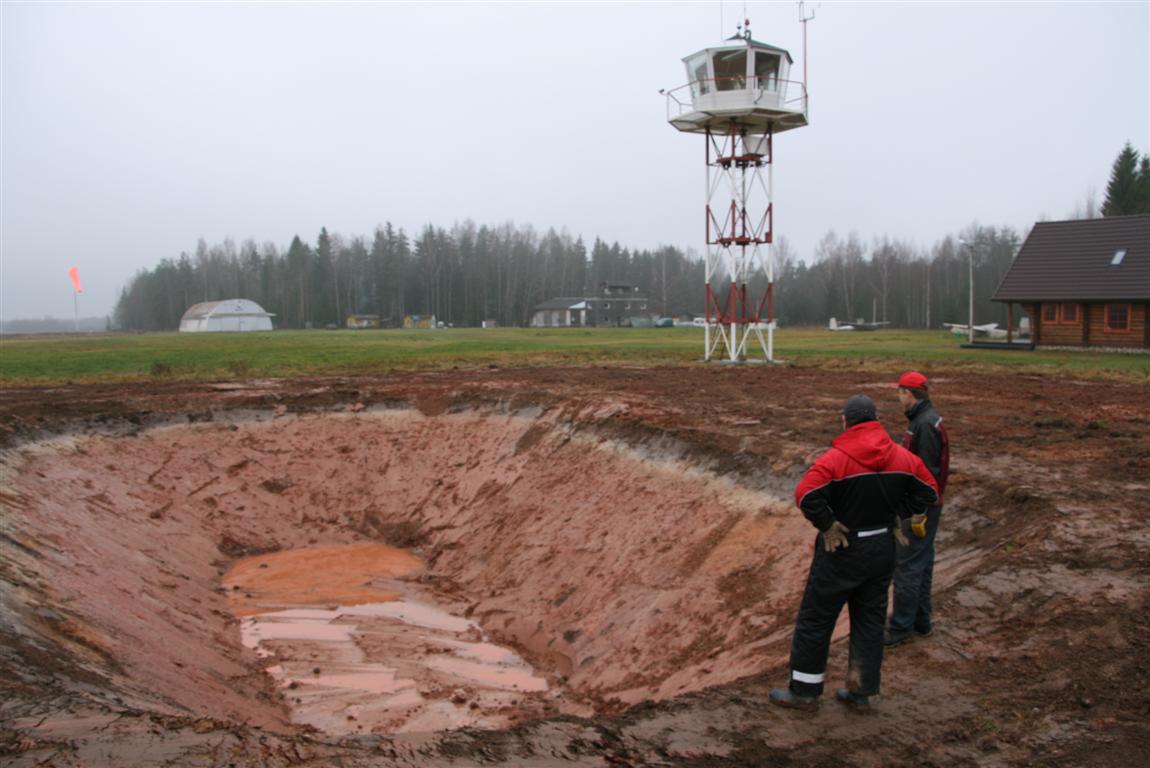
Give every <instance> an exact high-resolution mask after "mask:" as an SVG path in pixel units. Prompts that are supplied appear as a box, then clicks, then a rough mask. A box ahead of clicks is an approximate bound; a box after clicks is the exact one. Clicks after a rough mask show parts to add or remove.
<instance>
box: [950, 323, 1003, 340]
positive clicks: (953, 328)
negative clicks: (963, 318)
mask: <svg viewBox="0 0 1150 768" xmlns="http://www.w3.org/2000/svg"><path fill="white" fill-rule="evenodd" d="M943 326H945V327H946V328H949V329H950V332H951V333H953V334H954V335H955V336H967V335H969V334H970V326H969V325H964V324H962V323H943ZM974 335H975V336H987V337H989V338H992V339H1005V338H1006V329H1005V328H999V327H998V323H986V324H985V325H976V326H974Z"/></svg>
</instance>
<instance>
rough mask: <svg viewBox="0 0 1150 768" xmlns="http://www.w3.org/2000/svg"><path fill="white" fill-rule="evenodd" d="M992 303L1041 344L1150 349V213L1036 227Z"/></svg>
mask: <svg viewBox="0 0 1150 768" xmlns="http://www.w3.org/2000/svg"><path fill="white" fill-rule="evenodd" d="M992 298H993V300H994V301H1000V302H1006V303H1007V304H1008V305H1009V306H1010V307H1013V304H1014V303H1018V304H1021V305H1022V309H1023V310H1024V311H1025V312H1026V314H1027V315H1028V316H1029V318H1030V337H1031V341H1032V342H1033V343H1034V344H1035V345H1036V346H1043V345H1045V346H1076V347H1117V348H1150V317H1148V315H1150V215H1147V214H1143V215H1138V216H1111V217H1107V218H1102V219H1079V220H1075V221H1044V222H1039V223H1038V224H1035V225H1034V228H1033V229H1032V230H1030V234H1029V235H1028V236H1027V238H1026V242H1025V243H1023V244H1022V249H1021V250H1019V252H1018V255H1017V256H1016V257H1015V258H1014V263H1013V264H1011V266H1010V269H1009V270H1008V271H1007V273H1006V275H1005V276H1004V277H1003V278H1002V283H1001V284H1000V285H999V286H998V290H997V291H995V293H994V296H993V297H992ZM1011 314H1013V313H1011Z"/></svg>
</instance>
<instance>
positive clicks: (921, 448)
mask: <svg viewBox="0 0 1150 768" xmlns="http://www.w3.org/2000/svg"><path fill="white" fill-rule="evenodd" d="M911 432H912V434H913V435H914V438H913V439H914V442H913V443H912V445H913V446H914V453H915V455H916V456H918V457H919V458H920V459H922V463H923V464H925V465H926V468H927V470H929V471H930V474H931V476H932V477H934V478H936V479H937V478H938V477H939V476H940V475H941V474H942V438H941V437H940V436H939V434H938V429H937V428H936V427H935V426H934V425H933V424H931V423H929V422H927V421H922V422H919V423H917V424H915V425H914V428H913V429H912V430H911Z"/></svg>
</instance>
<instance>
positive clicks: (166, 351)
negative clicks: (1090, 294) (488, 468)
mask: <svg viewBox="0 0 1150 768" xmlns="http://www.w3.org/2000/svg"><path fill="white" fill-rule="evenodd" d="M960 342H961V340H960V339H959V338H958V337H957V336H955V335H953V334H951V333H948V332H942V331H900V330H889V331H879V332H875V333H829V332H827V331H825V330H823V329H821V328H818V329H812V328H806V329H785V330H781V331H779V332H778V333H777V334H776V336H775V356H776V357H777V358H778V359H780V360H781V361H783V362H784V363H786V364H789V365H796V366H804V367H808V366H818V367H834V368H844V367H851V368H859V369H862V370H876V371H879V370H886V371H889V370H893V369H896V368H906V367H914V368H923V369H927V370H929V369H931V368H932V367H946V368H948V369H955V368H960V369H968V370H987V371H1007V370H1009V371H1014V372H1020V373H1022V372H1026V373H1044V372H1045V373H1059V374H1063V375H1071V376H1077V377H1083V378H1108V379H1119V380H1127V381H1137V382H1147V383H1150V355H1146V354H1118V353H1110V352H1089V351H1036V352H1029V351H1007V350H1001V351H999V350H967V349H962V348H961V347H960V346H959V345H960ZM702 353H703V331H702V330H701V329H697V328H659V329H627V328H621V329H554V330H544V329H529V328H497V329H489V330H482V329H462V328H456V329H446V330H437V331H405V330H387V331H275V332H271V333H249V334H238V333H237V334H180V333H153V334H124V335H114V334H108V335H92V336H82V335H81V336H76V335H62V336H19V337H11V336H9V337H4V338H2V339H0V386H7V387H14V386H43V385H53V384H61V383H65V382H72V383H86V382H109V381H140V380H149V379H235V378H252V377H280V376H296V375H331V374H357V373H383V372H387V371H393V370H413V369H431V368H443V367H452V366H459V367H479V366H486V365H498V366H525V365H526V366H533V365H587V364H599V363H619V364H632V365H654V364H668V363H695V362H699V361H701V359H702Z"/></svg>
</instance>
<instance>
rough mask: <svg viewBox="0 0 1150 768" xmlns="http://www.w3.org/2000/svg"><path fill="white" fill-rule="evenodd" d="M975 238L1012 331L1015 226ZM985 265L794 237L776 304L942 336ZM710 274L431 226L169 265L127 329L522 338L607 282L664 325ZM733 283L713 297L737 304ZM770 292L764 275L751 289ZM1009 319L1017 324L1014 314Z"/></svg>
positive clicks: (984, 311) (632, 254) (502, 230)
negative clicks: (258, 317) (933, 330)
mask: <svg viewBox="0 0 1150 768" xmlns="http://www.w3.org/2000/svg"><path fill="white" fill-rule="evenodd" d="M962 238H963V239H965V240H967V241H968V242H969V243H971V244H972V246H973V249H974V250H973V257H974V258H975V259H976V264H977V267H976V270H975V294H976V296H977V297H978V298H979V303H980V306H979V311H978V316H979V318H980V321H981V322H986V320H982V319H981V318H984V317H989V316H991V314H993V317H994V319H999V317H1000V315H1001V314H1002V313H1001V312H1000V311H999V308H997V307H996V306H992V305H991V304H990V302H989V300H988V299H989V296H990V294H991V293H992V292H993V291H994V289H995V288H996V287H997V285H998V282H999V281H1000V280H1001V279H1002V275H1003V274H1005V271H1006V269H1007V268H1008V267H1009V266H1010V261H1011V259H1012V258H1013V256H1014V253H1015V251H1016V250H1017V247H1018V244H1019V242H1020V240H1019V236H1018V234H1017V233H1016V232H1014V231H1013V230H1010V229H1009V228H1001V229H996V228H988V227H979V226H974V225H972V226H971V227H969V228H968V229H967V230H965V231H964V232H963V233H962ZM971 256H972V254H971V253H970V252H969V251H968V250H967V249H965V247H963V246H961V245H960V244H959V243H958V241H957V239H956V238H955V237H946V238H944V239H943V240H942V241H940V242H939V243H938V244H936V245H935V246H934V247H933V248H931V249H929V250H923V249H920V248H917V247H915V246H912V245H910V244H908V243H906V242H903V241H901V240H898V239H891V238H888V237H883V238H880V239H877V240H875V241H874V242H873V243H870V244H866V243H864V242H863V241H862V240H860V239H859V237H858V236H857V235H855V234H851V235H849V236H846V237H840V236H839V235H837V234H836V233H834V232H829V233H827V234H826V236H824V237H823V238H822V240H821V241H820V242H819V244H818V247H817V249H816V252H815V258H814V259H813V260H812V261H811V262H810V263H808V262H807V261H806V260H803V259H798V258H796V257H795V255H794V254H793V252H792V249H791V247H790V245H789V244H788V242H787V241H786V239H785V238H780V239H779V242H778V243H777V248H776V273H775V292H776V297H777V302H776V306H777V310H778V317H779V322H780V323H781V324H782V325H814V324H825V323H826V322H827V319H828V318H829V317H831V316H836V317H838V318H840V319H857V318H860V317H864V318H866V319H872V318H873V319H877V320H886V321H889V322H891V323H893V324H895V325H899V326H905V327H910V328H925V327H938V324H939V323H941V322H943V321H954V322H962V321H964V319H965V317H966V300H967V298H966V297H967V286H968V282H967V273H968V269H967V265H968V259H969V258H970V257H971ZM704 274H705V268H704V264H703V260H702V258H701V257H700V256H699V254H697V253H696V252H693V251H686V250H683V249H680V248H677V247H674V246H664V247H661V248H658V249H655V250H638V249H629V248H626V247H623V246H621V245H619V244H618V243H611V244H608V243H606V242H604V241H602V240H599V239H596V240H595V241H594V243H593V244H592V245H591V247H590V249H588V248H587V247H586V246H585V244H584V242H583V240H582V239H581V238H577V237H573V236H571V235H569V234H567V233H564V232H556V231H555V230H548V231H547V232H546V233H545V234H543V235H538V234H537V233H536V232H535V231H534V230H533V229H532V228H531V227H525V226H515V225H512V224H505V225H503V226H499V227H486V226H476V225H475V224H473V223H470V222H467V223H463V224H458V225H455V226H453V227H451V228H450V229H445V228H442V227H436V226H427V227H425V228H424V229H423V230H422V231H421V232H420V234H419V235H418V237H416V238H414V239H413V238H411V237H409V236H408V235H407V233H405V232H404V231H403V230H402V229H397V228H395V227H394V226H392V225H391V224H386V225H383V226H381V227H379V228H378V229H376V231H375V232H374V234H373V236H372V237H371V239H370V240H369V239H367V238H364V237H351V238H344V237H341V236H340V235H338V234H331V233H329V232H328V231H327V230H326V229H321V230H320V232H319V235H318V236H317V237H316V240H315V242H314V244H313V243H307V242H304V241H303V240H302V239H301V238H300V237H298V236H296V237H294V238H293V239H292V241H291V244H290V245H289V246H288V247H287V248H286V250H284V249H280V248H277V247H276V246H275V245H274V244H272V243H265V244H263V245H262V246H261V245H257V244H256V243H255V242H254V241H252V240H248V241H245V242H243V243H241V244H240V245H239V246H237V245H236V244H235V243H234V242H233V241H231V240H225V241H224V242H222V243H218V244H215V245H208V244H207V243H206V242H204V241H202V240H201V241H200V242H199V244H198V246H197V247H196V250H195V251H194V252H193V253H190V254H189V253H186V252H185V253H181V254H180V256H179V257H178V258H175V259H164V260H162V261H161V262H160V263H159V265H157V266H156V267H155V268H154V269H145V270H143V271H141V272H139V273H138V274H137V275H136V276H135V277H134V278H133V279H132V280H131V281H130V283H129V284H128V285H127V287H125V288H124V290H123V292H122V293H121V295H120V299H119V301H118V303H117V305H116V308H115V314H114V317H113V322H114V325H115V327H117V328H120V329H125V330H142V331H148V330H172V329H174V328H176V327H178V326H179V322H180V317H181V316H182V315H183V313H184V311H185V310H187V308H188V307H190V306H191V305H192V304H195V303H197V302H201V301H213V300H218V299H225V298H245V299H251V300H252V301H255V302H256V303H258V304H260V305H261V306H263V307H264V308H265V309H266V310H267V311H269V312H272V313H274V314H275V315H276V317H275V325H276V327H278V328H306V327H320V328H322V327H326V326H330V325H336V326H342V325H343V323H344V321H345V319H346V317H347V316H348V315H349V314H374V315H379V316H380V317H381V319H382V321H383V324H384V325H385V326H386V325H393V326H394V325H399V324H401V323H402V321H403V318H404V316H406V315H413V314H416V315H434V316H435V317H436V318H437V319H438V320H441V321H443V322H445V323H451V324H453V325H456V326H478V325H479V324H480V323H481V322H482V321H484V320H495V321H497V322H498V323H499V324H500V325H511V326H522V325H527V324H528V323H529V322H530V319H531V314H532V310H533V308H534V307H535V306H537V305H538V304H540V303H542V302H544V301H547V300H549V299H554V298H560V297H564V298H567V297H582V296H592V295H595V294H597V293H598V291H599V286H600V285H601V284H602V283H612V284H628V285H635V286H638V287H639V288H640V290H642V291H643V292H644V294H645V295H646V296H647V297H648V311H649V313H651V314H653V315H660V316H674V317H678V316H682V315H701V314H703V312H704V306H703V305H704V292H703V283H704ZM726 282H727V278H725V277H723V276H721V275H720V276H719V277H718V279H716V280H715V281H713V286H714V288H715V290H716V291H717V292H718V294H719V296H720V300H722V298H724V297H725V296H726V290H727V285H726ZM765 288H766V279H765V277H764V276H761V275H760V276H756V277H755V278H754V279H753V280H752V281H751V283H750V289H751V291H752V293H754V292H758V293H759V294H760V295H761V292H762V291H764V290H765ZM1003 318H1004V315H1003Z"/></svg>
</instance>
